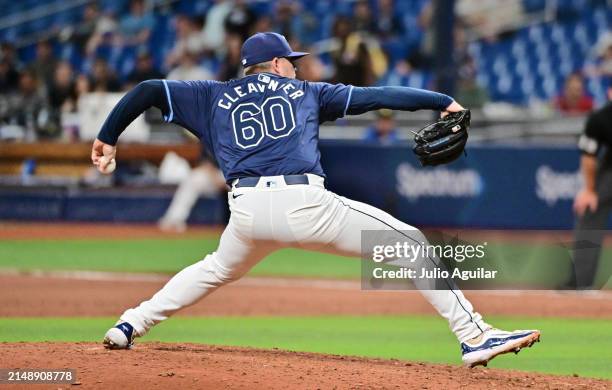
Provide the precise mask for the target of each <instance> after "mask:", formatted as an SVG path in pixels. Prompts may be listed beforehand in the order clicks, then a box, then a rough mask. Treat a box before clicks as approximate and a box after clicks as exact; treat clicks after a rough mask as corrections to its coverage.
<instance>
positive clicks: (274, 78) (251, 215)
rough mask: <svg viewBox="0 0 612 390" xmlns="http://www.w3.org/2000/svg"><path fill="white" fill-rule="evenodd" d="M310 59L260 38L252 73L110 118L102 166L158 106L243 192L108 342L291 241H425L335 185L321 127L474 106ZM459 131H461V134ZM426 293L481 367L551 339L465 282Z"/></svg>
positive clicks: (329, 245) (193, 86) (348, 249)
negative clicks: (370, 233) (501, 311)
mask: <svg viewBox="0 0 612 390" xmlns="http://www.w3.org/2000/svg"><path fill="white" fill-rule="evenodd" d="M307 54H308V53H301V52H294V51H293V50H291V48H290V47H289V44H288V43H287V41H286V40H285V38H284V37H283V36H282V35H279V34H276V33H270V32H268V33H258V34H255V35H253V36H252V37H250V38H249V39H248V40H246V41H245V42H244V45H243V46H242V51H241V61H242V65H243V67H244V73H245V76H244V77H242V78H240V79H236V80H230V81H228V82H217V81H208V80H198V81H171V80H149V81H145V82H143V83H141V84H139V85H138V86H136V87H135V88H134V89H132V90H131V91H130V92H128V93H127V94H126V95H125V97H124V98H123V99H122V100H121V101H120V102H119V103H118V104H117V106H116V107H115V108H114V109H113V111H112V112H111V113H110V115H109V116H108V118H107V120H106V122H105V123H104V125H103V127H102V129H101V131H100V132H99V134H98V137H97V139H96V141H95V142H94V145H93V150H92V161H93V164H94V165H96V166H98V169H100V170H104V169H105V166H104V165H105V164H106V163H107V161H110V160H112V159H113V158H114V157H115V146H114V145H115V144H116V142H117V139H118V137H119V135H120V134H121V132H122V131H123V130H124V129H125V128H126V127H127V126H128V125H129V124H130V122H131V121H132V120H134V119H135V118H136V117H137V116H138V115H140V114H141V113H142V112H144V111H145V110H146V109H148V108H149V107H157V108H159V109H160V110H161V111H162V113H163V115H164V119H165V120H166V121H167V122H173V123H176V124H178V125H180V126H182V127H184V128H186V129H187V130H189V131H191V132H192V133H193V134H195V135H196V136H197V137H198V138H199V139H201V141H202V142H203V143H204V145H205V147H206V148H207V149H208V150H209V151H210V153H211V154H212V155H213V156H214V158H215V159H216V161H217V162H218V164H219V167H220V168H221V170H222V171H223V174H224V176H225V179H226V181H227V183H228V185H229V186H230V187H231V191H230V192H229V193H228V202H229V207H230V211H231V217H230V221H229V223H228V225H227V227H226V228H225V230H224V232H223V234H222V236H221V240H220V243H219V247H218V248H217V250H216V251H215V252H213V253H211V254H208V255H207V256H206V257H205V258H204V259H203V260H201V261H199V262H197V263H195V264H193V265H191V266H189V267H187V268H185V269H183V270H182V271H180V272H179V273H178V274H176V275H175V276H174V277H173V278H172V279H171V280H170V281H169V282H168V283H167V284H166V285H165V286H164V287H163V288H162V289H161V290H160V291H159V292H157V293H156V294H155V295H154V296H153V297H152V298H151V299H149V300H147V301H144V302H142V303H141V304H140V305H139V306H138V307H135V308H132V309H128V310H127V311H125V312H124V313H123V315H121V317H120V320H119V321H118V322H117V324H116V325H115V326H114V327H113V328H111V329H109V331H108V332H107V333H106V335H105V337H104V344H105V345H106V346H107V347H108V348H113V349H126V348H129V347H130V346H131V345H132V344H133V340H134V338H135V337H138V336H143V335H144V334H145V333H146V332H147V331H148V330H149V329H150V328H151V327H152V326H154V325H155V324H157V323H158V322H160V321H163V320H165V319H167V318H168V317H169V316H171V315H172V314H173V313H175V312H176V311H178V310H180V309H182V308H184V307H187V306H189V305H193V304H194V303H196V302H198V301H199V300H201V299H202V298H204V297H206V296H207V295H208V294H210V293H212V292H213V291H215V290H216V289H217V288H219V287H221V286H223V285H225V284H227V283H230V282H232V281H235V280H237V279H238V278H240V277H241V276H243V275H244V274H245V273H246V272H248V271H249V270H250V269H251V268H252V267H253V266H254V265H256V264H257V263H258V262H259V261H260V260H261V259H263V258H264V257H265V256H267V255H268V254H269V253H271V252H272V251H275V250H277V249H279V248H283V247H288V246H297V247H308V248H316V249H319V250H322V251H323V250H326V251H327V250H332V249H333V250H335V251H339V252H342V253H344V254H349V255H353V256H360V254H361V232H362V231H363V230H379V231H393V232H402V234H403V235H405V236H406V238H407V239H410V240H412V241H414V242H423V241H424V240H425V238H424V236H423V234H422V233H421V232H420V231H419V230H418V229H416V228H414V227H412V226H410V225H408V224H406V223H404V222H401V221H399V220H397V219H395V218H393V217H392V216H391V215H389V214H387V213H385V212H383V211H381V210H378V209H376V208H374V207H372V206H369V205H367V204H364V203H360V202H356V201H353V200H350V199H347V198H344V197H342V196H339V195H336V194H334V193H332V192H330V191H327V190H326V189H325V186H324V178H325V173H324V172H323V169H322V168H321V163H320V153H319V150H318V145H317V144H318V139H319V125H320V124H321V123H323V122H326V121H333V120H335V119H338V118H341V117H343V116H345V115H356V114H361V113H364V112H367V111H371V110H377V109H381V108H388V109H393V110H409V111H415V110H419V109H429V110H440V111H442V114H443V116H444V115H448V116H449V117H452V116H454V115H457V114H453V113H463V114H462V115H460V118H462V119H461V120H465V118H466V117H467V119H468V121H469V111H466V110H464V109H463V107H461V105H459V104H458V103H457V102H455V101H453V99H452V98H450V97H448V96H446V95H443V94H440V93H435V92H430V91H426V90H420V89H413V88H405V87H373V88H360V87H353V86H347V85H342V84H335V85H334V84H327V83H314V82H312V83H311V82H307V81H301V80H296V78H295V66H294V62H295V61H296V60H298V59H299V58H300V57H303V56H305V55H307ZM466 112H467V114H468V115H465V113H466ZM459 127H461V126H459ZM459 127H457V126H455V125H454V126H452V131H453V132H457V130H458V129H459ZM442 128H444V126H442ZM463 130H467V127H466V126H464V128H463ZM438 133H439V131H437V130H436V131H435V132H433V133H432V132H431V131H430V132H428V133H427V134H430V135H431V134H438ZM422 139H424V137H423V136H421V137H420V140H422ZM444 139H452V145H451V149H452V150H453V152H452V153H453V155H454V154H458V153H455V150H459V153H460V152H461V150H462V148H463V144H465V139H466V138H465V137H462V138H460V139H455V138H453V137H452V135H451V136H450V137H446V138H444ZM442 144H443V141H440V140H438V141H435V142H433V143H432V145H428V144H426V143H425V144H421V145H420V146H419V150H418V151H416V150H415V152H417V154H419V157H420V158H421V161H422V162H423V163H424V164H432V165H435V161H434V160H435V158H436V156H438V155H441V156H442V157H441V158H442V160H441V161H443V162H447V161H449V156H448V155H447V154H445V151H444V150H440V145H442ZM457 145H460V146H457ZM430 146H431V147H430ZM430 151H431V153H430ZM424 153H425V154H426V156H425V155H423V154H424ZM453 158H454V157H453ZM403 232H408V233H407V234H406V233H403ZM425 244H426V242H425ZM425 261H431V262H432V263H435V262H437V261H438V259H435V258H429V259H425ZM421 293H422V294H423V296H424V297H425V298H426V299H427V300H428V301H429V302H430V303H431V304H432V305H433V306H434V308H435V309H436V310H437V311H438V312H439V313H440V315H441V316H443V317H444V318H446V319H447V320H448V322H449V324H450V328H451V330H452V331H453V333H454V334H455V335H456V336H457V338H458V340H459V342H460V343H461V349H462V353H463V357H462V359H463V361H464V363H465V364H467V365H469V366H475V365H486V364H487V362H488V361H489V360H491V359H492V358H494V357H495V356H497V355H499V354H502V353H506V352H518V351H519V350H520V349H521V348H523V347H527V346H531V345H532V344H533V343H534V342H535V341H538V340H539V337H540V332H539V331H537V330H521V331H513V332H506V331H501V330H498V329H495V328H493V327H491V326H490V325H488V324H487V323H486V322H484V320H483V319H482V317H481V315H480V314H478V313H477V312H475V311H474V309H473V307H472V305H471V303H470V302H469V301H468V300H467V299H466V298H465V297H464V296H463V294H462V293H461V291H459V290H457V289H456V288H452V287H451V288H448V289H441V290H433V289H425V290H421Z"/></svg>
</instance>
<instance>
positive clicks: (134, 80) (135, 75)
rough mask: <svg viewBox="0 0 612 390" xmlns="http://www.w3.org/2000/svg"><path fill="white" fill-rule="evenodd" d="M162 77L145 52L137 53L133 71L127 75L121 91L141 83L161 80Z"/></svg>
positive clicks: (151, 58) (149, 55)
mask: <svg viewBox="0 0 612 390" xmlns="http://www.w3.org/2000/svg"><path fill="white" fill-rule="evenodd" d="M164 77H165V75H164V74H163V73H162V72H160V71H159V70H157V69H156V68H155V66H154V64H153V57H151V54H149V52H148V51H146V50H141V51H139V52H138V58H136V65H135V66H134V70H132V72H131V73H130V74H129V75H128V77H127V80H126V84H125V85H124V86H123V89H124V90H126V89H130V88H132V87H133V86H134V85H136V84H138V83H140V82H141V81H145V80H152V79H163V78H164Z"/></svg>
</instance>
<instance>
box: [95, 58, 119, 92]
mask: <svg viewBox="0 0 612 390" xmlns="http://www.w3.org/2000/svg"><path fill="white" fill-rule="evenodd" d="M120 90H121V85H120V84H119V80H118V79H117V76H115V74H114V72H113V71H112V70H111V69H110V67H109V66H108V63H107V62H106V60H105V59H103V58H96V60H95V61H94V64H93V66H92V70H91V77H90V78H89V91H90V92H119V91H120Z"/></svg>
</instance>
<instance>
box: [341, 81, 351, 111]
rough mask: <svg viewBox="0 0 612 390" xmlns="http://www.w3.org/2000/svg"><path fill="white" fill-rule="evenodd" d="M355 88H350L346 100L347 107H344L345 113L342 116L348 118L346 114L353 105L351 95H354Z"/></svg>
mask: <svg viewBox="0 0 612 390" xmlns="http://www.w3.org/2000/svg"><path fill="white" fill-rule="evenodd" d="M353 88H354V87H353V86H352V85H351V86H350V88H349V93H348V97H347V98H346V106H344V112H343V113H342V116H346V112H347V111H348V108H349V105H350V104H351V95H352V94H353Z"/></svg>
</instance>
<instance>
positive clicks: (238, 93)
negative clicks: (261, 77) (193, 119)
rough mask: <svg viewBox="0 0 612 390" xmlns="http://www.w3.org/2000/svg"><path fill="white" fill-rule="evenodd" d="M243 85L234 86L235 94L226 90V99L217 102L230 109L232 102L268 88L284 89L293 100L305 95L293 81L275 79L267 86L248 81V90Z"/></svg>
mask: <svg viewBox="0 0 612 390" xmlns="http://www.w3.org/2000/svg"><path fill="white" fill-rule="evenodd" d="M243 87H244V86H243V85H239V86H236V87H234V92H235V95H230V94H229V93H227V92H225V93H224V94H223V96H224V97H225V99H219V101H218V102H217V105H218V106H219V107H221V108H224V109H226V110H229V109H230V108H232V104H234V103H235V102H237V101H238V99H240V98H242V97H245V96H247V95H249V94H252V93H263V92H264V91H265V90H266V89H268V90H271V91H277V90H283V92H285V94H287V95H289V98H290V99H292V100H295V99H297V98H299V97H301V96H304V91H302V90H299V89H298V90H296V89H295V87H294V86H293V85H292V84H291V83H284V84H282V85H281V84H279V82H278V81H276V80H274V79H272V80H270V82H269V83H268V85H267V86H266V85H265V84H262V83H246V88H247V90H246V91H243V90H242V88H243ZM292 91H293V92H292Z"/></svg>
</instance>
